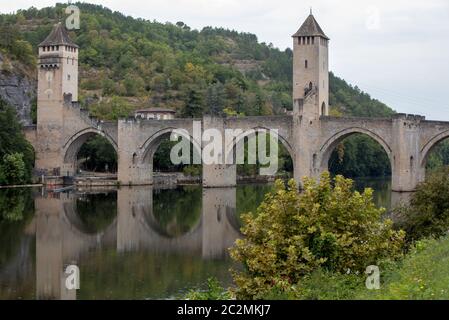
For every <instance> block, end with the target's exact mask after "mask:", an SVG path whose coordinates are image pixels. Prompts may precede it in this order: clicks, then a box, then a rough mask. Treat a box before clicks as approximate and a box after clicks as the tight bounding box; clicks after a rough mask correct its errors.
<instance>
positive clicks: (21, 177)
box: [0, 153, 27, 184]
mask: <svg viewBox="0 0 449 320" xmlns="http://www.w3.org/2000/svg"><path fill="white" fill-rule="evenodd" d="M0 171H1V172H2V173H1V174H0V176H1V178H2V179H3V180H4V183H6V184H25V183H26V182H27V170H26V166H25V162H24V161H23V154H21V153H13V154H7V155H5V156H4V157H3V162H2V164H1V169H0Z"/></svg>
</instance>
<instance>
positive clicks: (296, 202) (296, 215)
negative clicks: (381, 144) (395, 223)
mask: <svg viewBox="0 0 449 320" xmlns="http://www.w3.org/2000/svg"><path fill="white" fill-rule="evenodd" d="M372 195H373V190H371V189H366V190H365V191H364V192H363V193H362V194H360V193H359V192H356V191H353V182H352V180H349V179H345V178H344V177H343V176H337V177H336V178H335V179H334V180H332V179H331V178H330V174H329V173H327V172H326V173H324V174H322V176H321V178H320V181H319V182H316V181H314V180H313V179H308V178H306V179H304V191H303V192H302V193H298V191H297V186H296V184H295V182H294V181H293V180H292V181H290V182H289V185H288V187H287V188H286V187H285V185H284V183H283V182H282V181H277V182H276V188H275V191H274V192H273V193H271V194H268V195H267V196H266V198H265V201H264V202H263V203H262V204H261V206H260V207H259V208H258V209H257V213H256V215H254V214H252V213H249V214H246V215H244V217H243V220H244V223H245V225H244V227H243V228H242V233H243V235H244V236H245V238H244V239H241V240H237V241H236V244H235V246H234V248H232V249H231V256H232V258H233V259H234V260H236V261H237V262H240V263H242V264H243V266H244V271H241V272H238V271H233V277H234V282H235V284H236V285H237V288H236V289H235V290H236V294H237V298H238V299H260V298H263V296H264V294H266V293H267V292H269V291H270V290H271V289H273V288H274V287H280V288H286V289H287V288H289V287H290V286H292V285H295V284H297V283H299V282H300V281H301V278H302V277H304V276H305V275H306V274H309V273H310V272H312V271H314V270H317V269H318V268H323V269H325V270H328V271H332V272H339V273H344V272H347V270H348V269H350V270H352V271H354V272H355V271H359V272H364V270H365V268H366V267H367V266H369V265H371V264H376V262H377V261H378V260H379V259H383V258H386V257H391V258H396V257H398V256H399V255H400V253H401V249H402V246H403V240H404V232H402V231H394V230H393V228H392V222H391V221H390V220H382V219H381V216H382V214H383V213H384V210H383V209H378V208H376V206H375V205H374V203H373V198H372Z"/></svg>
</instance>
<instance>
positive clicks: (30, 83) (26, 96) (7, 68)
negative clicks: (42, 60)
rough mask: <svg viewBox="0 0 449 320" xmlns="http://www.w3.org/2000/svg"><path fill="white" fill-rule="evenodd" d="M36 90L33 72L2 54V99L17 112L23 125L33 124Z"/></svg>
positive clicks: (0, 72)
mask: <svg viewBox="0 0 449 320" xmlns="http://www.w3.org/2000/svg"><path fill="white" fill-rule="evenodd" d="M36 90H37V82H36V79H35V77H34V76H33V72H32V71H30V70H27V68H25V67H23V66H21V65H20V64H18V63H13V62H11V61H10V60H9V59H8V58H7V57H6V56H4V55H2V54H1V53H0V98H1V99H2V100H3V101H5V102H7V103H8V104H9V105H11V106H13V107H14V108H15V109H16V110H17V115H18V117H19V120H20V122H21V123H22V124H23V125H31V124H32V117H31V108H32V105H33V103H34V101H35V99H36Z"/></svg>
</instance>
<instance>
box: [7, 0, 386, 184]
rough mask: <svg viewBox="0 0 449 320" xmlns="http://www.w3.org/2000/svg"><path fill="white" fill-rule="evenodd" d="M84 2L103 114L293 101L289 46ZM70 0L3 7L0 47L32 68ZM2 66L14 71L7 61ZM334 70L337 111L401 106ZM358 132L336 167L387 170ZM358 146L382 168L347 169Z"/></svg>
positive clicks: (89, 90)
mask: <svg viewBox="0 0 449 320" xmlns="http://www.w3.org/2000/svg"><path fill="white" fill-rule="evenodd" d="M76 5H77V6H78V7H79V8H80V10H81V30H78V31H75V32H73V31H72V32H70V35H71V37H72V39H73V40H74V41H75V42H76V43H77V44H78V45H79V46H80V47H81V50H80V97H81V98H80V100H81V103H82V104H83V105H84V106H85V107H88V108H89V109H90V111H91V113H92V114H93V115H95V116H97V117H99V118H102V119H109V120H113V119H117V118H119V117H125V116H128V115H129V114H131V113H132V111H133V110H135V109H137V108H143V107H166V108H173V109H175V110H176V111H177V113H178V116H183V117H197V116H201V115H202V114H205V113H210V114H228V115H270V114H281V113H283V112H285V109H287V110H290V109H291V107H292V98H291V92H292V51H291V49H286V50H284V51H281V50H279V49H277V48H275V47H273V45H272V44H266V43H259V42H258V39H257V36H256V35H253V34H249V33H239V32H236V31H232V30H227V29H223V28H213V27H205V28H203V29H202V30H200V31H199V30H193V29H191V28H190V27H189V26H187V25H186V24H184V23H183V22H181V21H179V22H176V23H159V22H156V21H148V20H143V19H135V18H132V17H127V16H124V15H123V14H121V13H118V12H112V11H111V10H109V9H107V8H104V7H102V6H99V5H92V4H86V3H76ZM66 6H67V5H66V4H57V5H56V6H55V7H49V8H44V9H40V10H38V9H36V8H30V9H27V10H19V11H18V12H17V13H15V14H10V15H6V14H2V15H0V34H2V36H1V37H0V50H1V52H2V53H3V54H4V55H5V56H7V57H8V59H9V60H11V61H19V62H21V63H22V64H24V65H25V66H31V67H32V66H33V65H34V64H35V61H36V60H35V56H36V52H37V45H38V44H39V43H40V42H41V41H42V40H43V39H45V37H46V36H47V35H48V33H49V32H50V30H51V28H52V26H53V25H54V24H55V23H56V22H58V21H63V20H64V18H65V16H66V15H65V13H64V9H65V7H66ZM181 19H182V17H180V20H181ZM288 36H289V35H286V37H288ZM0 67H1V68H0V69H1V70H0V71H1V72H6V71H7V70H6V69H7V68H8V64H7V63H3V64H2V65H1V66H0ZM330 76H331V77H330V105H331V113H332V114H333V115H347V116H389V115H391V114H393V112H394V111H393V110H392V109H391V108H389V107H388V106H386V105H385V104H383V103H381V102H379V101H377V100H375V99H372V98H371V97H370V96H369V95H368V94H366V93H364V92H361V91H360V90H359V89H358V88H357V87H352V86H350V85H348V84H347V83H346V82H345V81H344V80H342V79H339V78H338V77H336V76H334V75H333V74H332V73H331V75H330ZM357 139H361V140H360V141H356V140H357ZM357 139H353V140H351V141H352V142H351V141H349V142H348V143H346V145H345V147H343V146H342V147H341V148H339V153H338V154H337V153H336V154H335V155H334V157H333V168H334V169H335V171H338V172H342V173H345V174H347V175H349V176H351V175H371V174H374V173H376V174H388V170H387V169H386V168H384V167H385V164H383V163H381V162H382V161H383V160H385V158H382V157H381V158H379V156H378V154H379V152H380V153H381V151H382V150H381V149H380V146H378V145H376V144H374V143H372V142H370V141H368V140H366V138H357ZM361 143H364V145H363V146H362V147H361V145H360V144H361ZM367 145H368V147H370V148H374V149H373V152H372V154H371V153H368V154H367V153H365V152H364V149H365V147H366V146H367ZM357 150H359V151H357ZM343 151H344V152H343ZM360 152H362V153H364V156H365V157H368V159H367V161H368V163H376V164H375V166H374V167H375V168H376V169H372V167H373V166H372V165H371V164H368V166H369V167H370V169H366V168H362V169H360V170H358V171H357V172H349V171H350V170H351V169H349V168H352V167H354V166H353V164H354V163H349V162H352V161H355V160H354V159H355V158H357V157H358V156H359V153H360ZM348 161H349V162H348ZM379 167H380V168H381V169H379ZM345 168H346V169H345ZM348 170H349V171H348Z"/></svg>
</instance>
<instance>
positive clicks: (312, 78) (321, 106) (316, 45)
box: [293, 12, 329, 117]
mask: <svg viewBox="0 0 449 320" xmlns="http://www.w3.org/2000/svg"><path fill="white" fill-rule="evenodd" d="M328 44H329V38H328V37H327V36H326V35H325V34H324V32H323V30H322V29H321V27H320V26H319V24H318V22H317V21H316V20H315V18H314V16H313V15H312V12H311V13H310V15H309V16H308V17H307V19H306V21H305V22H304V23H303V24H302V26H301V28H299V30H298V31H297V32H296V33H295V34H294V35H293V101H294V102H295V105H296V104H298V103H299V105H300V106H301V103H300V100H302V102H303V103H304V104H305V100H306V98H308V97H309V96H314V95H316V97H315V101H314V103H313V106H312V105H311V104H308V105H307V106H305V105H304V110H301V111H302V113H307V114H309V115H315V116H318V117H319V116H321V115H328V112H329V55H328V51H329V50H328ZM306 108H307V109H306Z"/></svg>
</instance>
